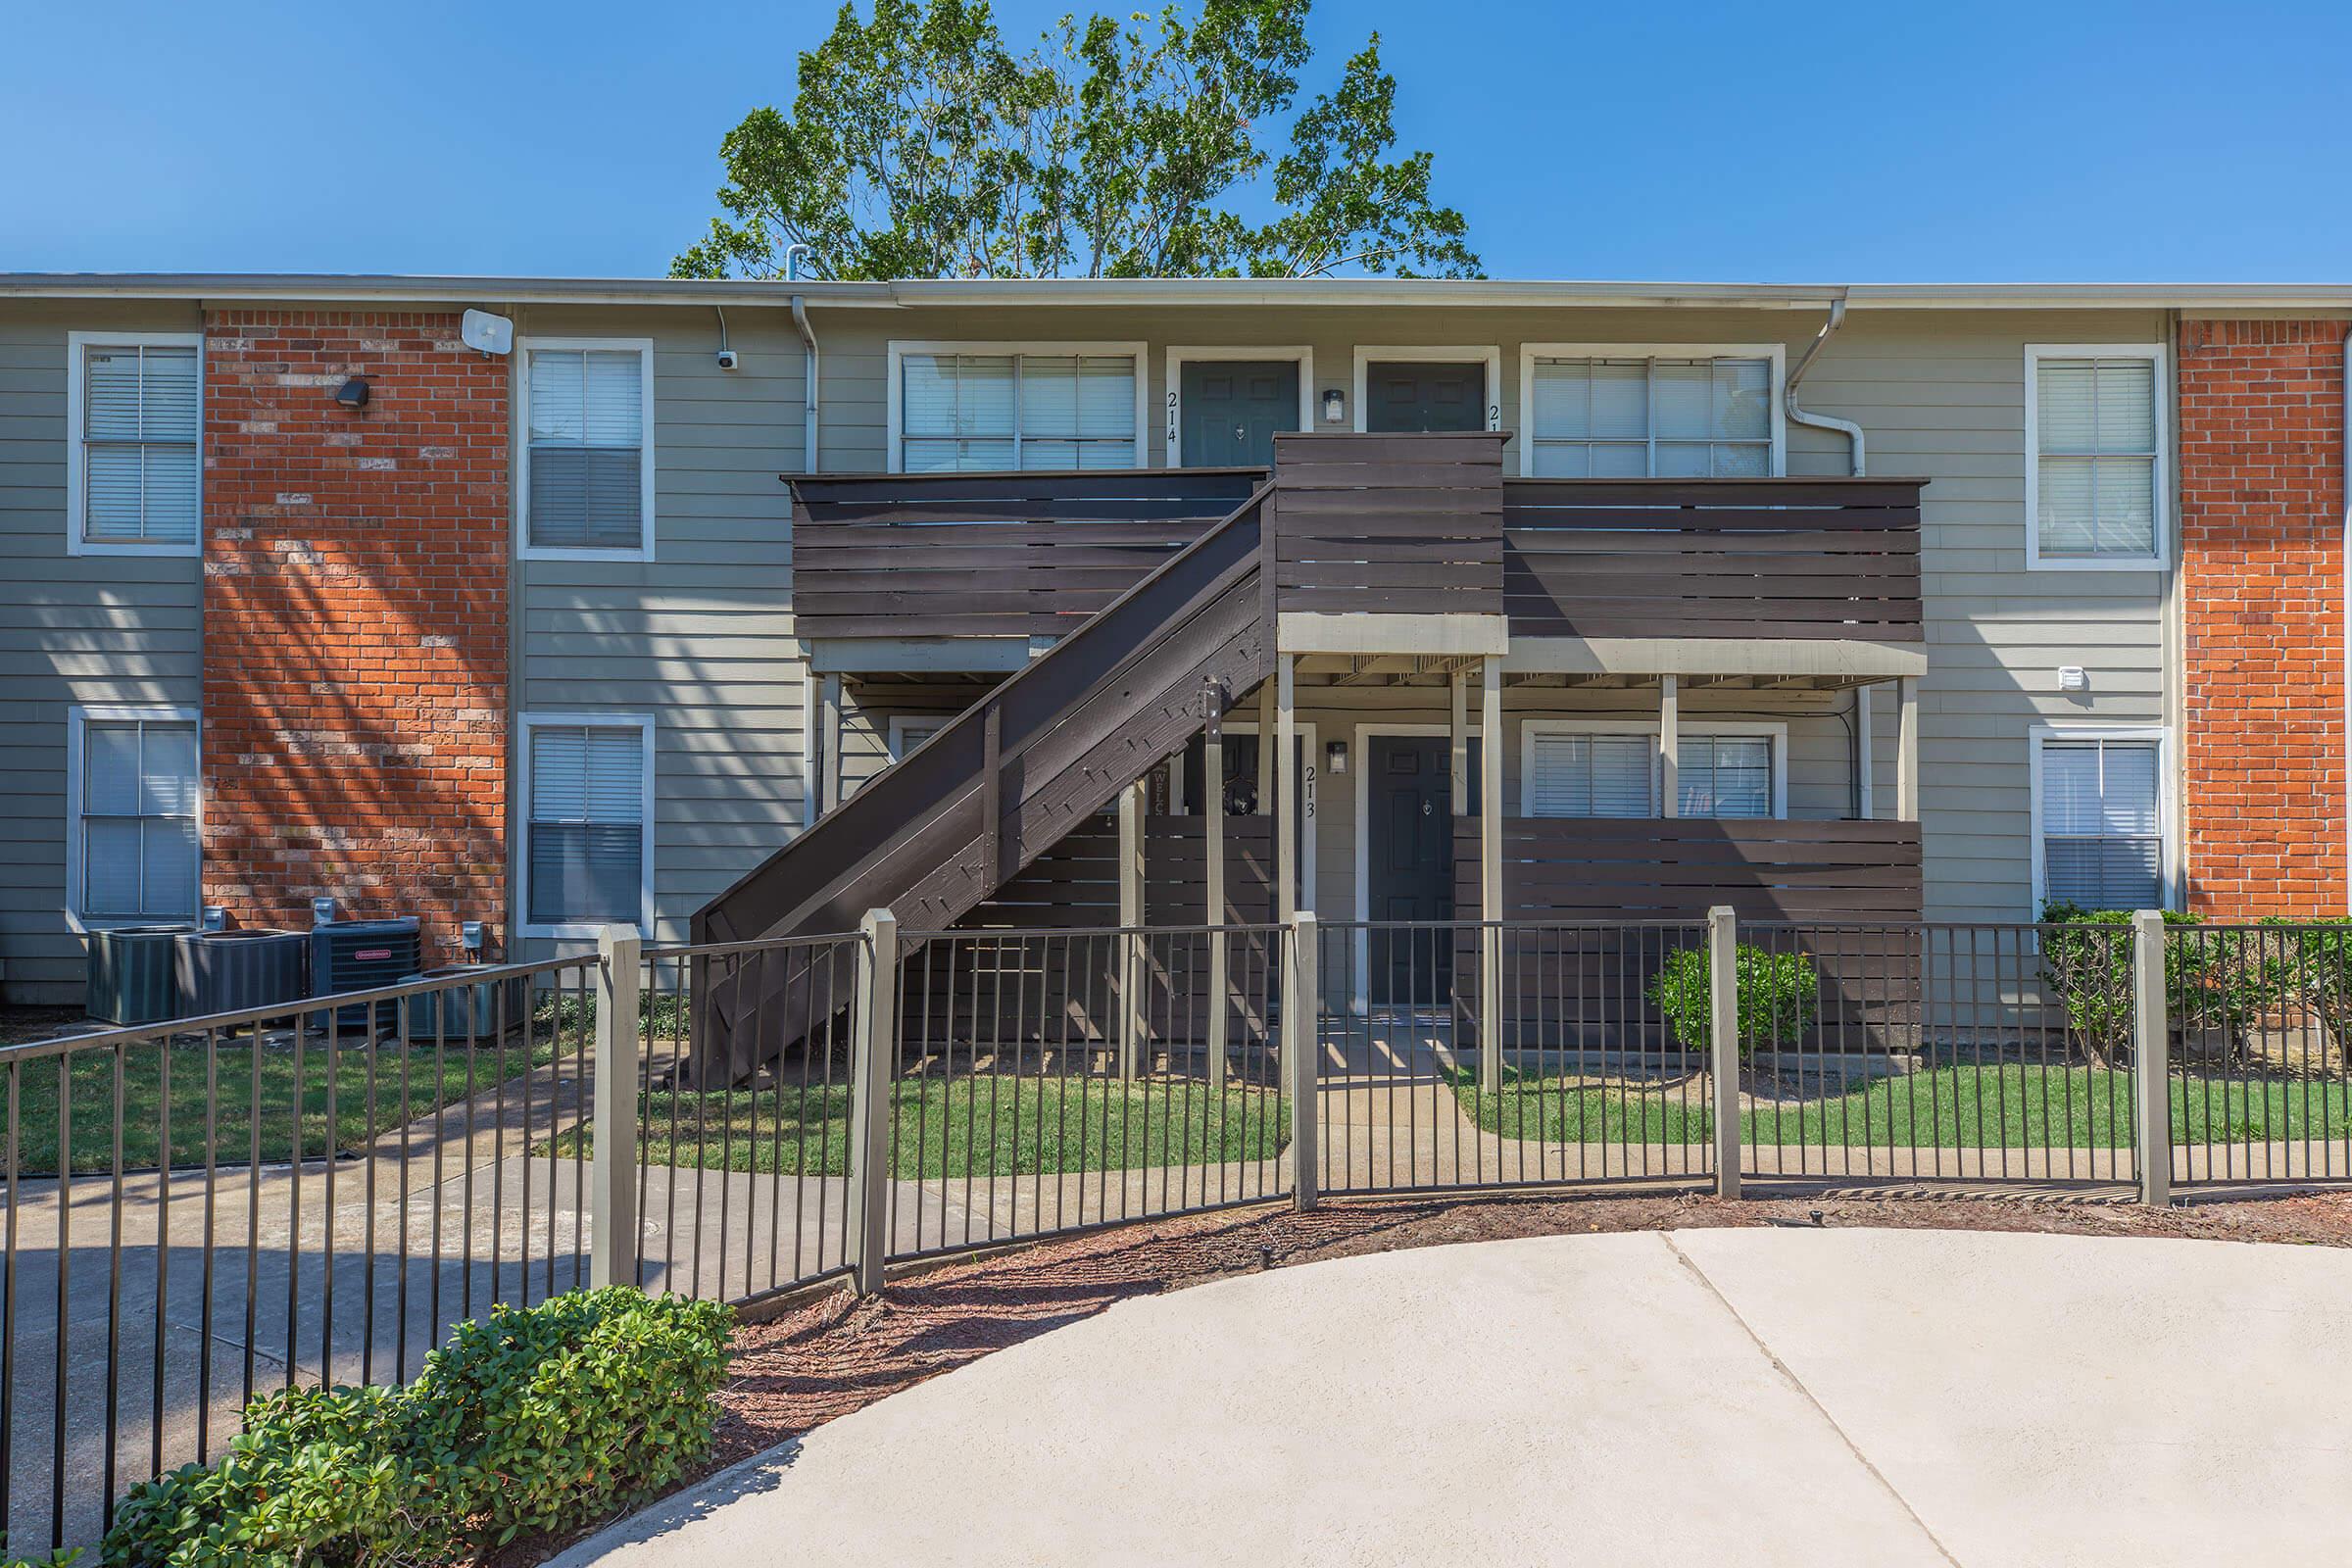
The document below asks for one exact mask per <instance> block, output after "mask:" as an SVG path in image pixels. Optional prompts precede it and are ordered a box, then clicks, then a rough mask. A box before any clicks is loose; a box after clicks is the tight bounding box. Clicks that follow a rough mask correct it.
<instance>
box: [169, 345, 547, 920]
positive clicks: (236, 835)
mask: <svg viewBox="0 0 2352 1568" xmlns="http://www.w3.org/2000/svg"><path fill="white" fill-rule="evenodd" d="M353 375H362V376H365V377H367V379H368V385H369V389H370V397H369V400H368V406H367V407H366V408H365V409H362V410H358V411H353V410H347V409H343V408H341V407H339V406H337V404H336V402H335V392H336V389H337V388H338V387H340V386H341V385H342V384H343V383H344V381H345V380H346V379H347V378H348V377H350V376H353ZM204 400H205V407H204V454H205V456H204V464H205V471H204V578H205V592H204V773H205V790H206V797H205V821H204V851H205V861H204V897H205V902H206V903H208V904H219V905H224V906H226V907H228V909H229V911H230V913H231V916H232V918H233V919H234V920H235V921H236V922H237V923H239V924H244V925H294V926H299V927H307V926H308V925H309V924H310V901H311V899H312V898H313V897H315V896H318V895H321V894H326V895H331V896H333V897H334V898H335V899H336V900H337V901H339V903H340V905H341V912H342V913H343V914H345V915H346V916H347V917H352V918H368V917H373V916H378V915H389V914H416V915H418V916H421V917H422V921H423V930H424V944H425V954H426V957H427V961H428V962H429V961H435V960H444V961H445V960H448V959H450V958H454V957H455V956H457V953H458V923H459V922H460V921H462V920H485V921H488V922H490V929H491V930H492V931H493V932H497V931H499V930H501V929H502V928H503V925H504V922H505V918H506V880H507V876H506V870H507V862H506V853H507V852H506V758H507V627H508V618H507V540H508V532H509V530H508V522H507V516H508V496H509V488H508V483H509V472H508V470H509V438H508V402H509V398H508V367H507V362H506V361H505V360H503V359H485V358H484V357H482V356H481V355H479V354H476V353H473V352H472V351H470V350H468V349H466V348H465V347H464V346H463V345H462V344H461V343H460V342H459V341H458V318H457V317H456V316H455V315H439V314H421V315H420V314H403V313H372V312H341V311H323V312H309V311H222V312H218V313H214V314H211V315H209V316H208V318H207V320H206V324H205V370H204ZM494 940H495V938H494Z"/></svg>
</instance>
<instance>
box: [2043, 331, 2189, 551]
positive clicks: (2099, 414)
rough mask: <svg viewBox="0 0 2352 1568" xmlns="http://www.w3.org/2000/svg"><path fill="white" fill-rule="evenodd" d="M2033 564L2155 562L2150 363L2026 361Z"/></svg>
mask: <svg viewBox="0 0 2352 1568" xmlns="http://www.w3.org/2000/svg"><path fill="white" fill-rule="evenodd" d="M2028 364H2029V366H2030V368H2031V369H2032V371H2033V380H2034V388H2033V398H2034V475H2033V484H2034V554H2035V558H2036V559H2037V560H2043V561H2059V562H2065V561H2076V562H2082V561H2131V562H2152V561H2154V560H2155V559H2156V557H2157V555H2158V553H2159V552H2158V549H2157V510H2158V508H2157V496H2158V494H2159V490H2160V487H2161V483H2162V480H2161V465H2160V454H2159V447H2158V441H2159V436H2158V432H2157V426H2158V412H2159V411H2158V408H2157V385H2156V361H2155V359H2154V358H2153V357H2152V356H2148V355H2134V356H2129V357H2119V356H2108V355H2101V356H2097V357H2085V358H2082V359H2062V358H2055V357H2052V356H2049V355H2036V356H2034V357H2032V358H2030V359H2029V361H2028Z"/></svg>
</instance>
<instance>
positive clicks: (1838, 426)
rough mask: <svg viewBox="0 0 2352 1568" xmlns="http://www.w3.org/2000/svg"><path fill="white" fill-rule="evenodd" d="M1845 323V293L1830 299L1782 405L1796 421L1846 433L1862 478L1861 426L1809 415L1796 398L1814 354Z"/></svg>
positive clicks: (1792, 374)
mask: <svg viewBox="0 0 2352 1568" xmlns="http://www.w3.org/2000/svg"><path fill="white" fill-rule="evenodd" d="M1844 324H1845V296H1844V295H1843V294H1840V295H1838V297H1837V298H1836V299H1835V300H1832V301H1831V302H1830V319H1828V320H1826V321H1824V322H1822V323H1821V330H1820V331H1818V332H1816V333H1814V334H1813V341H1812V342H1811V343H1810V344H1809V345H1807V346H1806V349H1805V352H1804V357H1803V358H1801V359H1799V360H1798V361H1797V362H1796V368H1795V369H1793V370H1790V371H1789V384H1788V386H1786V387H1784V388H1783V389H1782V391H1781V404H1782V407H1783V408H1785V409H1786V410H1787V411H1788V415H1789V418H1790V419H1792V420H1794V421H1795V422H1796V423H1798V424H1803V425H1810V426H1811V427H1812V428H1814V429H1816V430H1835V431H1837V432H1838V434H1840V435H1842V436H1844V437H1845V439H1846V444H1847V446H1848V447H1849V448H1850V449H1851V450H1852V452H1853V461H1854V477H1855V478H1857V479H1859V478H1861V477H1862V471H1863V469H1862V427H1861V426H1860V425H1858V424H1856V423H1855V422H1854V421H1853V420H1851V419H1838V418H1833V417H1831V416H1829V415H1827V414H1808V413H1806V412H1805V410H1804V409H1802V408H1800V407H1799V406H1798V405H1797V401H1796V384H1797V383H1798V382H1799V381H1802V380H1803V379H1804V378H1805V371H1806V370H1808V369H1809V368H1812V365H1813V357H1814V356H1815V355H1817V354H1819V353H1820V352H1821V346H1822V345H1823V344H1824V343H1827V342H1828V341H1829V340H1830V334H1831V333H1833V332H1835V331H1837V330H1838V328H1839V327H1841V326H1843V325H1844Z"/></svg>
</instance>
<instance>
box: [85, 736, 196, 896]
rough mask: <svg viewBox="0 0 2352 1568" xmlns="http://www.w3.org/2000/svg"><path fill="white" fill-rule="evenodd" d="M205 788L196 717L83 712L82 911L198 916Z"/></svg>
mask: <svg viewBox="0 0 2352 1568" xmlns="http://www.w3.org/2000/svg"><path fill="white" fill-rule="evenodd" d="M199 789H200V784H199V781H198V776H197V771H196V726H195V724H194V723H192V722H190V721H187V720H184V719H173V720H163V719H145V718H103V717H95V716H93V717H88V718H85V719H83V720H82V726H81V790H80V795H79V798H78V799H77V800H76V801H75V803H74V805H75V809H76V811H77V812H78V815H79V820H78V821H77V822H76V824H75V831H76V832H77V833H78V834H79V836H80V852H81V858H80V866H79V873H80V874H79V885H78V886H77V887H76V888H75V889H74V906H75V910H76V912H77V913H79V914H80V915H81V916H82V917H83V918H84V919H88V920H102V921H117V920H174V921H179V920H193V919H194V918H195V917H196V910H197V904H198V902H199V896H198V889H197V879H198V869H199V866H200V863H201V856H200V852H199V849H198V845H197V831H196V805H197V800H198V792H199Z"/></svg>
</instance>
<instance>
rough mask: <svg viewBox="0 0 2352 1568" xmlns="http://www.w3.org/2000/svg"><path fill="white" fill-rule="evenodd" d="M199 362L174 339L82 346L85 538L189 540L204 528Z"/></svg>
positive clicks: (153, 541) (189, 542) (113, 541)
mask: <svg viewBox="0 0 2352 1568" xmlns="http://www.w3.org/2000/svg"><path fill="white" fill-rule="evenodd" d="M198 370H199V362H198V357H197V352H196V350H195V349H194V348H192V347H184V346H179V345H173V344H119V345H93V346H90V347H88V348H85V349H84V350H83V351H82V361H81V373H82V411H81V414H82V417H81V442H82V450H81V458H82V476H81V506H82V522H81V531H82V537H83V538H84V539H85V540H87V541H89V542H90V543H93V544H185V545H193V544H194V543H195V542H196V538H197V531H198V487H199V463H198V459H197V449H196V441H197V433H198V432H197V408H198V403H199V396H200V394H199V380H198Z"/></svg>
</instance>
